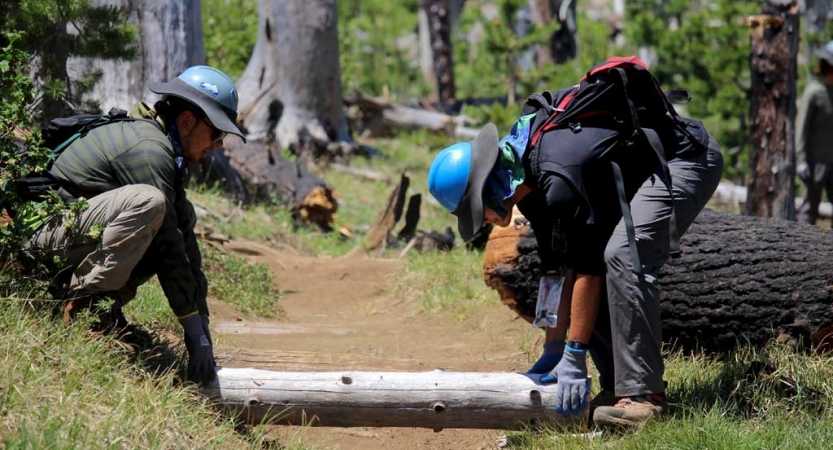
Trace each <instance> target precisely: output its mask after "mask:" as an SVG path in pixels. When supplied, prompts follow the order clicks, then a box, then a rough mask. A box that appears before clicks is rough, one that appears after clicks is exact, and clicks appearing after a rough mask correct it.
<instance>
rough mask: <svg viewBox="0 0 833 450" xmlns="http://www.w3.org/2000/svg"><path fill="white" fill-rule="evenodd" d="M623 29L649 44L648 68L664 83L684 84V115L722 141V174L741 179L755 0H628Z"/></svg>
mask: <svg viewBox="0 0 833 450" xmlns="http://www.w3.org/2000/svg"><path fill="white" fill-rule="evenodd" d="M627 8H628V11H627V19H626V21H625V33H626V35H627V37H628V40H629V41H631V42H633V43H634V44H636V45H640V46H648V47H652V48H653V50H654V51H655V52H656V61H655V62H654V63H653V64H652V65H651V72H653V73H654V74H655V75H656V76H657V78H658V79H659V80H660V83H661V84H662V85H663V87H664V88H666V89H672V88H685V89H688V90H689V91H690V92H691V96H692V100H691V103H689V104H688V105H687V106H686V112H687V114H688V115H689V116H691V117H694V118H697V119H700V120H703V121H704V122H705V123H706V126H707V128H708V129H709V131H710V132H711V133H712V134H713V135H714V136H715V137H716V138H717V140H718V141H719V142H720V143H721V146H722V147H723V152H724V156H725V157H726V168H725V171H724V176H725V177H727V178H730V179H734V180H736V181H741V182H743V178H744V174H745V173H746V171H747V168H748V140H749V108H750V102H749V91H750V74H749V27H748V26H747V25H746V24H745V23H744V19H745V18H746V17H747V16H749V15H750V14H754V13H759V12H760V11H761V2H760V1H757V0H716V1H713V2H691V1H690V0H669V1H664V2H656V1H654V0H629V1H628V3H627Z"/></svg>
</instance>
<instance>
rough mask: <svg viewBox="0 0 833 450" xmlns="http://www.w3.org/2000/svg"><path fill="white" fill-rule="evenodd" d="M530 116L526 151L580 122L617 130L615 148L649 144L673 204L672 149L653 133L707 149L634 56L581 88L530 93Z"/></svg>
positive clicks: (607, 66) (675, 246)
mask: <svg viewBox="0 0 833 450" xmlns="http://www.w3.org/2000/svg"><path fill="white" fill-rule="evenodd" d="M672 94H673V97H676V98H677V99H685V100H686V101H687V100H689V99H690V98H689V97H688V92H687V91H683V90H678V91H672ZM529 114H535V116H534V117H533V118H532V119H531V121H530V125H529V131H528V133H529V134H528V135H527V136H528V137H529V138H528V142H527V151H528V150H529V149H531V148H534V147H536V146H538V145H540V143H541V137H542V136H543V134H544V133H546V132H547V131H550V130H554V129H559V128H570V129H572V130H573V131H574V132H579V131H581V125H582V122H585V123H588V122H592V124H593V126H594V127H597V128H610V129H616V130H618V131H619V132H620V136H621V141H620V143H619V145H634V144H643V145H645V144H647V145H650V146H651V148H652V149H653V153H654V154H655V155H656V156H657V159H658V160H659V163H660V164H661V166H662V170H663V173H664V174H665V180H663V182H664V183H665V185H666V187H667V188H668V192H669V193H670V194H671V198H672V200H673V191H672V188H671V174H670V172H669V170H668V164H667V159H668V157H669V156H673V155H674V151H675V149H668V150H669V151H666V149H664V148H663V145H662V142H661V140H660V139H659V136H658V135H657V133H656V131H655V130H654V128H655V127H658V126H668V124H669V123H670V124H672V125H673V126H675V127H677V128H678V129H679V131H680V132H682V133H684V134H685V135H687V136H688V137H689V139H690V141H691V142H692V144H693V145H694V146H697V148H698V150H705V145H703V143H702V142H701V140H699V139H696V138H695V137H694V136H693V135H692V134H691V132H690V131H689V130H688V126H687V123H686V122H685V121H686V120H688V119H684V118H682V117H681V116H680V115H679V114H677V111H676V110H675V109H674V107H673V105H672V104H671V101H670V100H669V98H668V96H667V95H666V93H665V92H663V90H662V89H661V88H660V86H659V82H658V81H657V79H656V78H655V77H654V76H653V75H652V74H651V72H649V71H648V67H647V65H646V64H645V63H644V62H642V61H641V60H639V58H637V57H635V56H630V57H618V56H615V57H611V58H609V59H608V60H607V61H605V62H604V63H602V64H600V65H598V66H596V67H594V68H592V69H590V71H589V72H587V74H586V75H585V76H584V77H583V78H582V79H581V81H580V82H579V84H578V85H576V86H573V87H571V88H566V89H561V90H559V91H556V92H550V91H545V92H543V93H540V94H533V95H532V96H530V97H529V99H527V101H526V103H525V105H524V107H523V109H522V111H521V116H526V115H529ZM669 118H670V119H671V120H670V121H669V120H668V119H669ZM612 168H613V175H614V177H615V181H616V188H617V191H618V194H619V203H620V206H621V209H622V216H623V218H624V220H625V224H626V228H627V232H628V241H629V244H630V248H631V257H632V260H633V261H632V262H633V265H634V268H635V269H636V270H637V271H639V270H640V269H641V267H642V266H641V264H640V262H639V255H638V253H637V249H636V237H635V231H634V228H633V218H632V216H631V213H630V205H629V204H628V202H627V199H626V196H625V188H624V181H623V177H622V173H621V170H620V168H619V166H618V165H617V164H615V163H612ZM670 222H671V223H670V228H671V229H670V236H671V242H670V250H671V256H672V257H675V258H676V257H679V254H680V251H679V250H680V246H679V239H678V236H677V229H676V228H677V227H676V219H675V214H674V211H673V209H672V213H671V220H670Z"/></svg>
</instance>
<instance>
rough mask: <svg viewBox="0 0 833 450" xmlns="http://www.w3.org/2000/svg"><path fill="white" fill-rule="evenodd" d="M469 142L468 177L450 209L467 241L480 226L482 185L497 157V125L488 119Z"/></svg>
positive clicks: (462, 235) (463, 237) (481, 221)
mask: <svg viewBox="0 0 833 450" xmlns="http://www.w3.org/2000/svg"><path fill="white" fill-rule="evenodd" d="M469 143H470V144H471V166H470V169H469V178H468V182H467V183H466V189H465V190H464V191H463V196H462V197H461V198H460V203H459V205H458V206H457V209H456V210H454V211H453V212H452V214H454V215H455V216H456V217H457V231H459V232H460V237H461V238H462V239H463V240H464V241H466V242H468V241H470V240H471V239H472V238H473V237H474V235H475V234H477V232H478V231H480V228H481V227H482V226H483V213H484V210H483V188H484V186H485V185H486V179H487V178H489V173H490V172H491V171H492V168H493V167H494V166H495V162H496V161H497V155H498V148H499V147H498V145H499V140H498V133H497V127H496V126H495V125H494V124H491V123H490V124H488V125H486V126H485V127H483V129H481V130H480V131H479V132H478V133H477V136H475V138H474V140H472V141H470V142H469Z"/></svg>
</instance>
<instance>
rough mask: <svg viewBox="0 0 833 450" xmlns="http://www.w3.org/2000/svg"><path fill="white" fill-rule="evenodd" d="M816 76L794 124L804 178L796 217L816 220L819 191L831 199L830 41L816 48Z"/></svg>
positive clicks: (832, 91) (832, 49)
mask: <svg viewBox="0 0 833 450" xmlns="http://www.w3.org/2000/svg"><path fill="white" fill-rule="evenodd" d="M816 56H817V58H818V59H817V61H818V65H817V66H816V68H815V69H814V72H815V74H816V77H813V78H811V79H810V82H809V83H807V87H805V88H804V93H803V95H802V96H801V102H800V107H799V108H798V118H797V120H796V126H795V131H796V133H795V137H796V149H795V150H796V155H797V156H798V158H799V160H804V161H805V162H804V163H802V164H799V168H798V176H799V178H801V180H802V181H804V184H805V190H804V201H803V202H802V204H801V207H800V208H799V209H798V214H797V216H798V221H799V222H804V223H809V224H815V223H816V219H818V215H819V204H820V203H821V195H822V192H827V197H829V198H831V199H833V126H831V125H833V41H830V42H828V43H827V45H825V46H824V47H822V48H820V49H818V50H817V51H816Z"/></svg>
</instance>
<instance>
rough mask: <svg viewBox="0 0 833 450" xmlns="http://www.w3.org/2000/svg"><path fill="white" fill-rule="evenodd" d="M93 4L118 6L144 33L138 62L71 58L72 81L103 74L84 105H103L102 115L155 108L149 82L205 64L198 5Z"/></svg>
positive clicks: (172, 1)
mask: <svg viewBox="0 0 833 450" xmlns="http://www.w3.org/2000/svg"><path fill="white" fill-rule="evenodd" d="M92 5H93V6H119V7H121V8H123V9H124V11H125V14H126V16H127V20H128V21H129V22H130V23H131V24H133V25H135V26H137V27H138V28H139V39H140V41H139V52H138V53H139V55H140V57H139V58H136V59H135V60H133V61H107V60H101V59H92V58H72V59H71V60H70V61H69V63H68V68H69V71H70V73H71V75H72V76H73V77H77V76H78V75H82V74H84V73H85V72H87V73H88V72H90V71H101V76H102V77H101V79H100V80H99V82H98V83H97V84H96V86H95V88H94V89H93V90H92V92H90V93H89V94H88V95H87V96H86V97H85V100H87V101H94V102H96V103H98V104H99V106H100V108H101V110H102V111H104V112H106V111H108V110H109V109H110V108H112V107H118V108H121V109H130V108H132V107H133V105H135V104H136V103H138V102H139V101H146V102H147V103H149V104H151V105H152V104H153V102H155V101H156V100H158V99H159V96H158V95H156V94H153V93H152V92H150V91H149V90H147V83H148V81H168V80H170V79H171V78H173V77H175V76H177V75H179V74H180V73H182V72H183V71H184V70H185V69H187V68H188V67H190V66H194V65H198V64H205V47H204V46H203V32H202V15H201V10H200V2H199V0H169V1H164V2H163V1H150V0H143V1H132V0H92Z"/></svg>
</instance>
